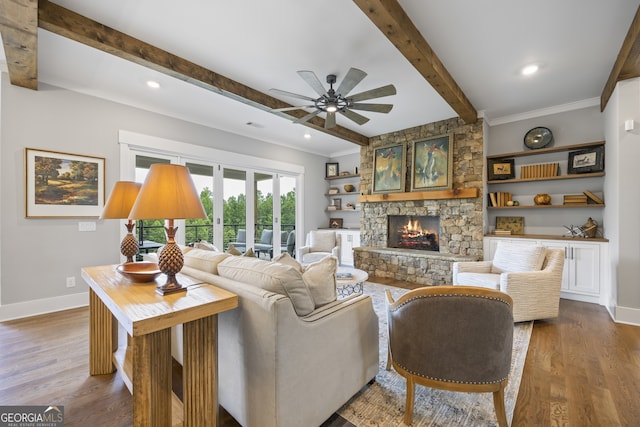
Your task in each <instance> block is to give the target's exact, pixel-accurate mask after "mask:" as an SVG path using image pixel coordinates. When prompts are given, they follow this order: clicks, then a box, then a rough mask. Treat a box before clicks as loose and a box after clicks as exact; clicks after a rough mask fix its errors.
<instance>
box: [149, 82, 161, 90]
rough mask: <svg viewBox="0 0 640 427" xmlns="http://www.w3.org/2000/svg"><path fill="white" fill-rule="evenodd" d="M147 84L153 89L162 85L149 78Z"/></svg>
mask: <svg viewBox="0 0 640 427" xmlns="http://www.w3.org/2000/svg"><path fill="white" fill-rule="evenodd" d="M147 86H149V87H150V88H153V89H158V88H159V87H160V83H158V82H156V81H154V80H147Z"/></svg>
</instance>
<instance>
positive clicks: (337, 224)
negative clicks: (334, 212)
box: [329, 218, 343, 228]
mask: <svg viewBox="0 0 640 427" xmlns="http://www.w3.org/2000/svg"><path fill="white" fill-rule="evenodd" d="M342 223H343V219H342V218H331V219H330V220H329V228H342Z"/></svg>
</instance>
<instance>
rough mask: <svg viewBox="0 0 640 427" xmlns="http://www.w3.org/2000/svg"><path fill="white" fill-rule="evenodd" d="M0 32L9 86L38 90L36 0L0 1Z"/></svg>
mask: <svg viewBox="0 0 640 427" xmlns="http://www.w3.org/2000/svg"><path fill="white" fill-rule="evenodd" d="M0 10H1V11H2V13H0V33H1V34H2V44H3V45H4V53H5V56H6V58H7V68H8V70H9V78H10V80H11V83H12V84H14V85H16V86H21V87H25V88H28V89H33V90H37V89H38V0H0Z"/></svg>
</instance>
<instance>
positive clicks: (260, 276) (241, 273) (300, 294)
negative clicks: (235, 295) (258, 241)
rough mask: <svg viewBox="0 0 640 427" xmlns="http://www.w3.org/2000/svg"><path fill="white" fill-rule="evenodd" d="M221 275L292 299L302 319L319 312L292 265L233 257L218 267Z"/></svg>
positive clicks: (298, 272) (300, 275) (299, 274)
mask: <svg viewBox="0 0 640 427" xmlns="http://www.w3.org/2000/svg"><path fill="white" fill-rule="evenodd" d="M218 275H220V276H221V277H226V278H228V279H233V280H237V281H238V282H243V283H246V284H248V285H252V286H256V287H258V288H261V289H264V290H267V291H270V292H274V293H276V294H280V295H286V296H288V297H289V299H290V300H291V303H292V304H293V308H294V310H295V311H296V314H297V315H298V316H306V315H307V314H310V313H311V312H312V311H313V310H314V308H315V305H314V302H313V298H312V297H311V294H310V293H309V289H307V286H306V285H305V283H304V281H303V280H302V273H300V271H298V270H296V269H295V268H294V267H291V266H289V265H284V264H280V263H277V262H270V261H265V260H261V259H258V258H247V257H239V256H231V257H228V258H227V259H225V260H224V261H222V262H221V263H220V264H218Z"/></svg>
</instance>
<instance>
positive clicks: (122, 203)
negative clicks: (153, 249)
mask: <svg viewBox="0 0 640 427" xmlns="http://www.w3.org/2000/svg"><path fill="white" fill-rule="evenodd" d="M141 186H142V184H140V183H137V182H132V181H117V182H116V183H115V184H114V185H113V189H112V190H111V194H110V195H109V199H108V200H107V203H106V205H105V206H104V210H103V211H102V215H100V218H101V219H122V218H129V212H131V207H132V206H133V203H134V202H135V201H136V197H137V196H138V192H139V191H140V187H141ZM135 226H136V224H135V222H134V221H133V220H131V219H129V221H128V222H127V223H126V224H125V227H127V235H126V236H124V239H122V243H120V253H121V254H122V255H124V256H125V257H127V261H126V262H133V257H134V256H135V255H136V254H137V253H138V239H136V238H135V237H134V235H133V228H134V227H135Z"/></svg>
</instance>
